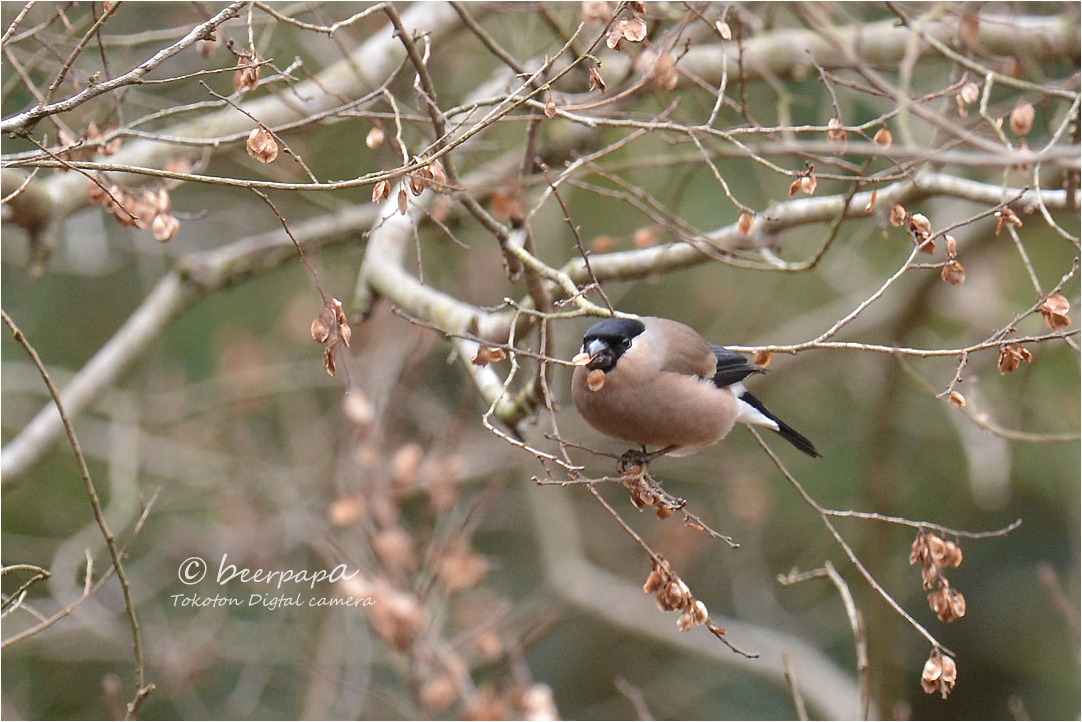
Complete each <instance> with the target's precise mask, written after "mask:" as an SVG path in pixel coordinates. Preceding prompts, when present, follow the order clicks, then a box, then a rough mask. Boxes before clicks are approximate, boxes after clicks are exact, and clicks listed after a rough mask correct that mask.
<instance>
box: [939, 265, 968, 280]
mask: <svg viewBox="0 0 1082 722" xmlns="http://www.w3.org/2000/svg"><path fill="white" fill-rule="evenodd" d="M939 275H940V277H942V279H943V280H944V281H946V282H947V283H949V284H951V285H952V286H961V285H962V284H963V283H965V282H966V269H965V268H964V267H963V266H962V264H961V263H959V262H958V261H947V262H946V264H944V266H943V270H942V271H940V274H939Z"/></svg>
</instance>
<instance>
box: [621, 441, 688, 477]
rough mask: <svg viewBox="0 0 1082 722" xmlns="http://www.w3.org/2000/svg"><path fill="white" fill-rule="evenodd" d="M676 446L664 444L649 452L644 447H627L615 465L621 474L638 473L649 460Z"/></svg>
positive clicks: (666, 452) (644, 467)
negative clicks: (640, 448) (663, 446)
mask: <svg viewBox="0 0 1082 722" xmlns="http://www.w3.org/2000/svg"><path fill="white" fill-rule="evenodd" d="M676 448H677V447H676V446H666V447H665V448H664V449H658V450H657V451H651V452H648V451H646V449H642V450H637V449H628V450H627V451H625V452H624V454H623V455H622V456H621V457H620V460H619V462H618V464H617V466H618V467H619V469H620V473H621V474H639V473H641V472H642V471H643V470H645V469H646V467H647V466H648V465H649V464H650V462H651V461H653V460H654V459H656V458H658V457H659V456H664V455H665V454H668V453H669V452H670V451H672V450H674V449H676Z"/></svg>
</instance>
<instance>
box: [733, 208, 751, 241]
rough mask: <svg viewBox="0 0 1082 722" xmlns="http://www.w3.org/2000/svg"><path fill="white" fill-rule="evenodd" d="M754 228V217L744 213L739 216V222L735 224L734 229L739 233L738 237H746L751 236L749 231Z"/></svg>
mask: <svg viewBox="0 0 1082 722" xmlns="http://www.w3.org/2000/svg"><path fill="white" fill-rule="evenodd" d="M754 227H755V216H753V215H752V214H750V213H748V212H747V211H744V212H743V213H741V214H740V220H739V221H737V223H736V229H737V230H738V231H740V235H742V236H747V235H750V234H751V229H752V228H754Z"/></svg>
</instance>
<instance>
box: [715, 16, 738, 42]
mask: <svg viewBox="0 0 1082 722" xmlns="http://www.w3.org/2000/svg"><path fill="white" fill-rule="evenodd" d="M714 29H716V30H717V31H718V35H720V36H721V39H722V40H732V39H733V30H732V28H730V27H729V23H727V22H725V21H724V20H718V21H716V22H715V23H714Z"/></svg>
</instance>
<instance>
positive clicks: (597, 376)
mask: <svg viewBox="0 0 1082 722" xmlns="http://www.w3.org/2000/svg"><path fill="white" fill-rule="evenodd" d="M604 385H605V372H604V371H602V370H601V369H594V370H593V371H591V372H590V373H588V374H586V388H588V389H590V390H591V391H600V390H601V389H602V387H603V386H604Z"/></svg>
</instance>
